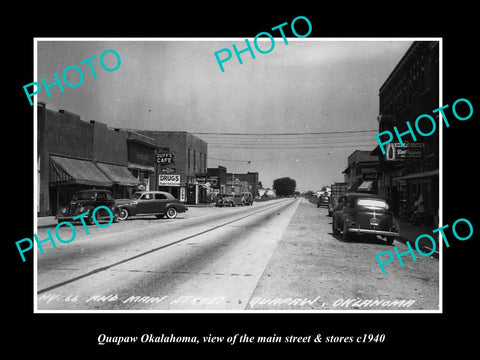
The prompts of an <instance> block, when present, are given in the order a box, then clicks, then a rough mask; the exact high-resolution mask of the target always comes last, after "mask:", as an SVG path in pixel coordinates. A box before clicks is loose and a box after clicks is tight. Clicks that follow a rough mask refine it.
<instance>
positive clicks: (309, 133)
mask: <svg viewBox="0 0 480 360" xmlns="http://www.w3.org/2000/svg"><path fill="white" fill-rule="evenodd" d="M369 132H378V129H374V130H349V131H323V132H290V133H288V132H286V133H233V132H230V133H228V132H216V133H215V132H192V134H194V135H228V136H230V135H231V136H245V135H247V136H290V135H328V134H354V133H369Z"/></svg>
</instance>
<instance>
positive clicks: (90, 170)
mask: <svg viewBox="0 0 480 360" xmlns="http://www.w3.org/2000/svg"><path fill="white" fill-rule="evenodd" d="M65 184H82V185H91V186H112V181H110V179H109V178H108V177H106V176H105V174H104V173H103V172H102V171H100V169H99V168H98V167H96V166H95V164H94V163H93V162H91V161H89V160H80V159H73V158H66V157H62V156H53V155H51V156H50V185H65Z"/></svg>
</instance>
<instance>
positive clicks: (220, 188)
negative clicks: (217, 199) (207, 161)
mask: <svg viewBox="0 0 480 360" xmlns="http://www.w3.org/2000/svg"><path fill="white" fill-rule="evenodd" d="M207 183H209V184H210V189H211V191H212V192H213V193H214V194H215V195H216V194H226V192H227V190H226V189H227V168H226V167H224V166H218V167H216V168H207Z"/></svg>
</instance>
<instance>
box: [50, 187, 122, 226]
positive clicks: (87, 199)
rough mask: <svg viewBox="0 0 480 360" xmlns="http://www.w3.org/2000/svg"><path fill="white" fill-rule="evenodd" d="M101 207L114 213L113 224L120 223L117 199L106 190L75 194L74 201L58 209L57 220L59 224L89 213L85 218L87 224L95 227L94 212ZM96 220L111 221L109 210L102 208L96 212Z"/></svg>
mask: <svg viewBox="0 0 480 360" xmlns="http://www.w3.org/2000/svg"><path fill="white" fill-rule="evenodd" d="M100 205H103V206H106V207H108V208H109V209H110V210H111V211H112V214H113V222H118V218H119V209H118V207H117V205H116V204H115V199H114V198H113V195H112V193H111V192H110V191H109V190H104V189H90V190H81V191H77V192H76V193H74V194H73V197H72V200H71V201H70V203H69V204H68V205H67V206H63V207H61V208H60V209H58V211H57V215H56V219H57V221H58V223H61V222H62V221H67V220H70V221H71V220H73V218H74V217H76V216H78V215H80V214H83V213H85V212H87V211H88V214H87V215H85V216H84V217H83V218H84V220H85V223H86V224H89V225H93V223H94V220H93V217H92V213H93V210H95V208H96V207H98V206H100ZM95 219H96V220H97V221H99V220H108V221H110V220H111V216H110V214H109V212H108V211H107V210H105V209H102V208H100V209H98V210H97V211H96V212H95ZM80 221H81V220H80Z"/></svg>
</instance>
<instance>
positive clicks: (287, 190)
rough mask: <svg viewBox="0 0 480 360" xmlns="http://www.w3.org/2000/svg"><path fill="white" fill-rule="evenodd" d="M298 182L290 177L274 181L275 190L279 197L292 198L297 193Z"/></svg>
mask: <svg viewBox="0 0 480 360" xmlns="http://www.w3.org/2000/svg"><path fill="white" fill-rule="evenodd" d="M296 187H297V182H296V181H295V180H294V179H292V178H289V177H283V178H279V179H275V180H273V188H274V189H275V192H276V193H277V196H290V195H293V194H294V192H295V188H296Z"/></svg>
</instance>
